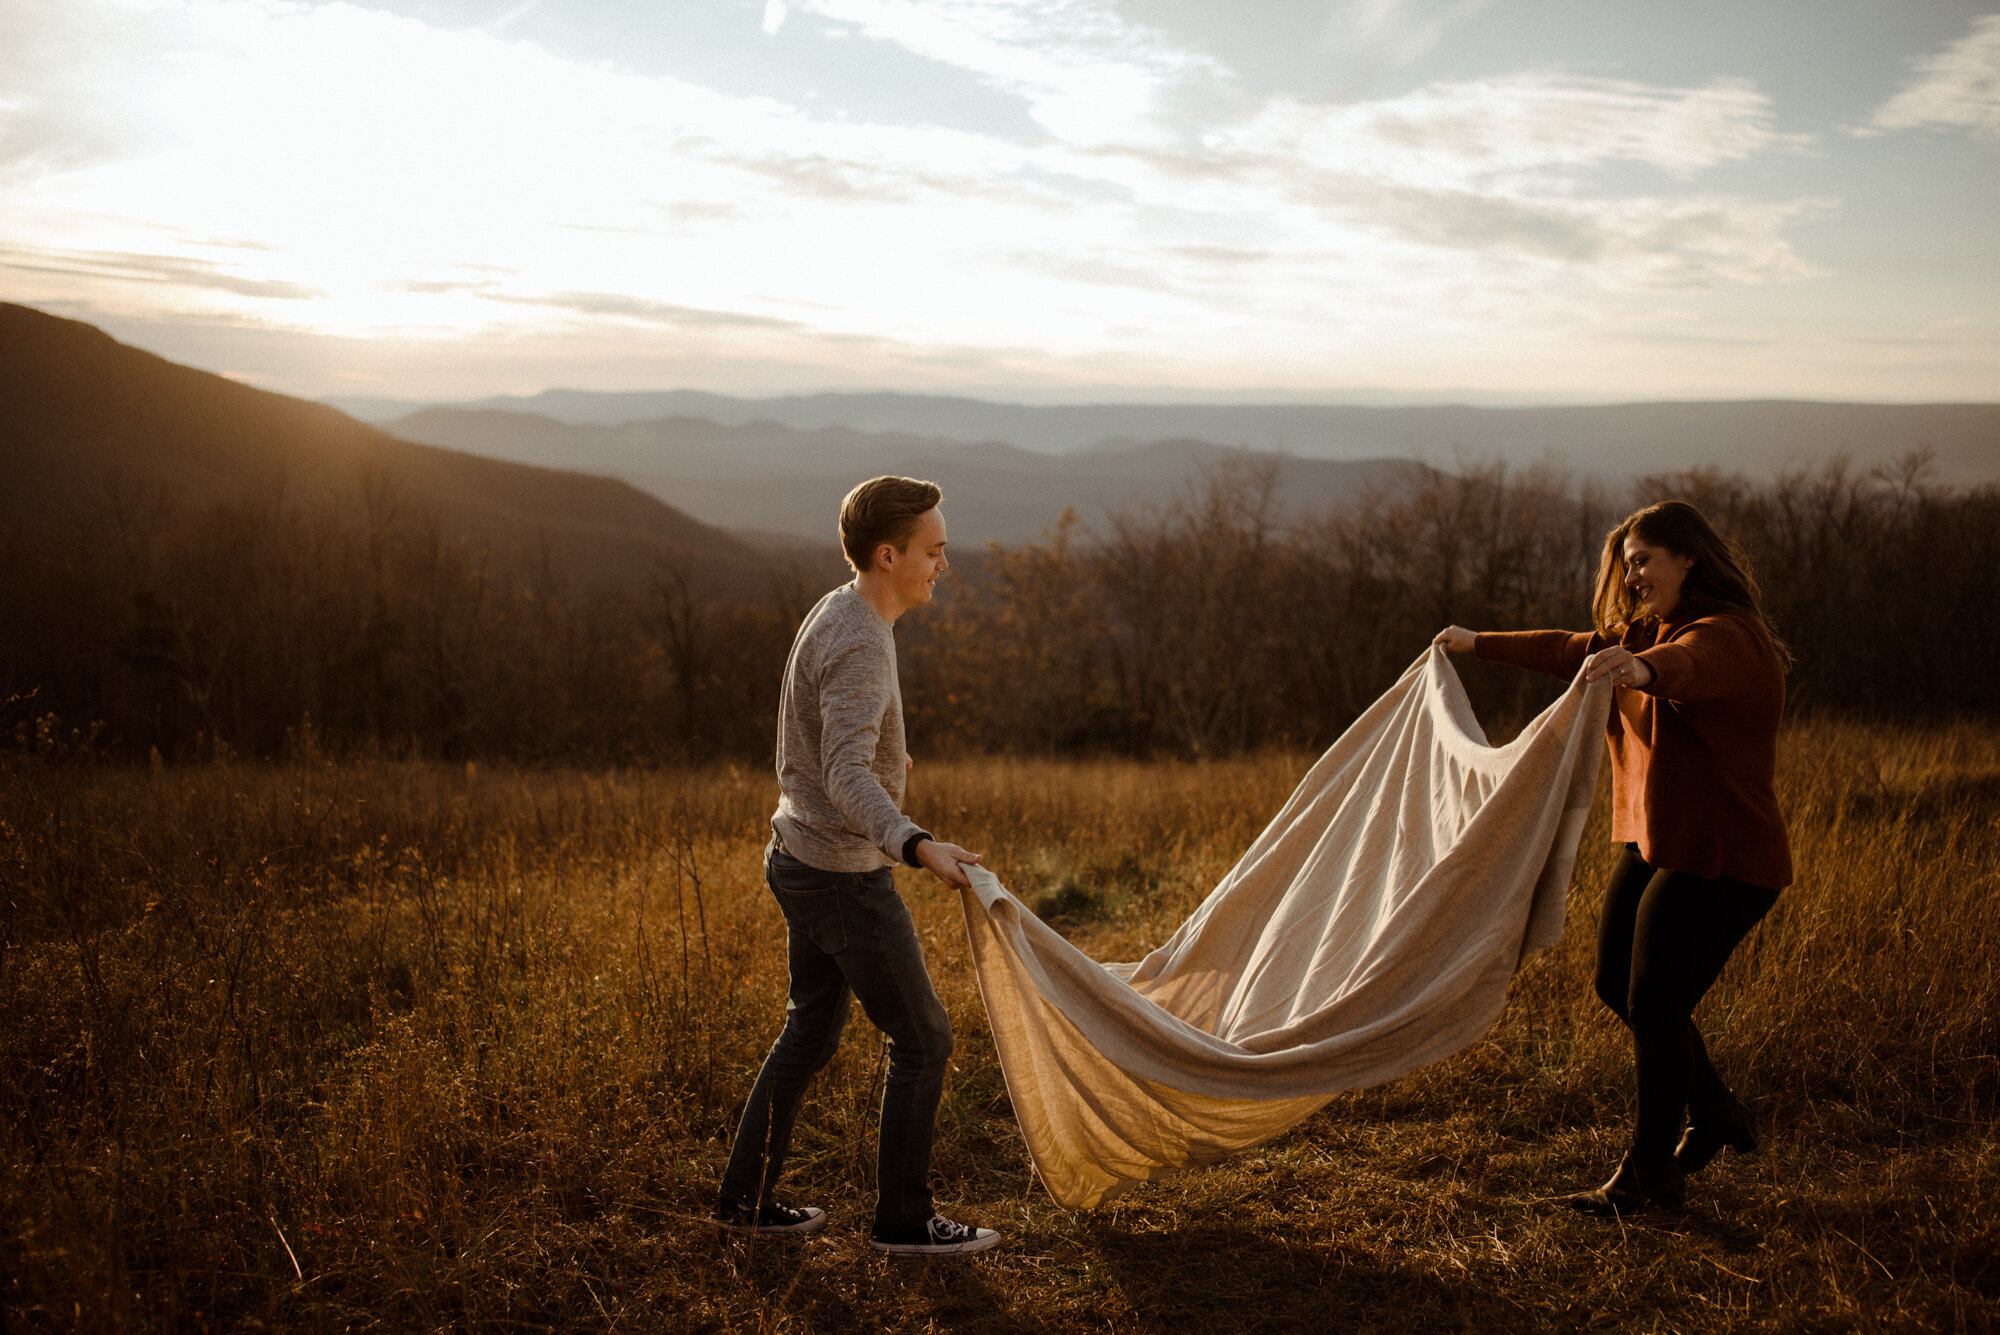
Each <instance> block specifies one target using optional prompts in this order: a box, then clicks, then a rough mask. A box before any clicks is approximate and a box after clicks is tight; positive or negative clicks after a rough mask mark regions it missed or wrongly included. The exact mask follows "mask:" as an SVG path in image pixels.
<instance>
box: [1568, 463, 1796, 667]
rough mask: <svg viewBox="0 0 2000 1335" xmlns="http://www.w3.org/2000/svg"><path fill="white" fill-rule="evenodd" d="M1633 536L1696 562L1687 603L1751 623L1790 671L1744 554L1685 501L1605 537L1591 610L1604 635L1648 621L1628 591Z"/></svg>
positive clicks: (1653, 508)
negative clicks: (1736, 615) (1732, 614)
mask: <svg viewBox="0 0 2000 1335" xmlns="http://www.w3.org/2000/svg"><path fill="white" fill-rule="evenodd" d="M1634 533H1636V534H1638V535H1639V540H1640V541H1641V542H1644V543H1646V544H1647V545H1648V546H1652V547H1664V548H1666V549H1667V550H1668V551H1670V552H1673V553H1674V554H1675V555H1677V556H1688V557H1692V558H1694V564H1693V565H1692V566H1691V567H1689V568H1688V572H1687V579H1686V582H1684V583H1683V584H1682V585H1681V601H1682V602H1684V603H1686V604H1687V605H1688V606H1689V607H1690V608H1691V609H1692V610H1693V611H1695V612H1696V613H1698V614H1703V615H1706V614H1709V613H1714V612H1740V613H1742V614H1743V615H1744V616H1747V617H1749V618H1751V619H1752V620H1754V621H1755V622H1756V623H1757V624H1758V625H1760V626H1762V627H1763V628H1764V633H1765V634H1766V635H1768V636H1770V637H1771V646H1772V648H1774V649H1776V650H1777V651H1778V658H1779V660H1780V661H1781V662H1783V663H1785V664H1787V665H1788V666H1789V665H1790V663H1791V660H1792V654H1791V650H1790V649H1788V648H1786V647H1785V643H1784V641H1783V640H1780V639H1779V638H1778V634H1777V632H1776V631H1774V630H1772V629H1771V620H1770V618H1769V617H1767V616H1765V615H1764V595H1763V593H1762V591H1761V590H1759V589H1758V587H1757V577H1756V576H1755V575H1753V574H1751V573H1750V563H1749V561H1748V560H1746V559H1745V557H1744V555H1743V551H1742V549H1741V548H1740V547H1738V546H1737V545H1736V544H1735V543H1733V542H1731V541H1730V540H1729V539H1727V538H1725V537H1723V536H1722V535H1721V534H1720V533H1718V532H1716V531H1715V526H1714V525H1713V524H1711V523H1709V522H1708V519H1707V517H1706V516H1704V515H1703V514H1702V512H1701V511H1699V510H1697V509H1695V508H1694V507H1693V506H1692V505H1689V504H1688V503H1687V502H1686V501H1660V502H1658V503H1657V504H1654V505H1648V506H1643V507H1641V508H1640V509H1637V510H1634V511H1633V512H1632V513H1631V514H1629V515H1626V516H1625V518H1624V519H1623V520H1622V521H1621V522H1620V523H1619V525H1618V526H1617V527H1616V528H1614V529H1612V530H1611V531H1610V532H1609V533H1607V534H1605V535H1604V554H1603V556H1601V557H1600V558H1599V559H1598V562H1597V592H1596V595H1595V596H1594V597H1593V598H1592V599H1591V605H1590V613H1591V620H1592V621H1594V622H1596V623H1597V629H1598V630H1599V631H1601V632H1602V633H1604V634H1605V635H1608V636H1610V637H1611V638H1612V639H1617V638H1618V637H1619V636H1621V635H1623V634H1624V633H1625V629H1626V628H1627V627H1628V626H1631V625H1634V624H1635V623H1637V622H1639V621H1641V620H1643V619H1644V618H1645V617H1646V616H1647V615H1649V614H1648V613H1647V612H1646V611H1645V609H1644V608H1643V607H1642V606H1641V605H1640V602H1639V596H1638V595H1637V594H1635V593H1633V592H1632V590H1631V589H1629V588H1627V587H1626V585H1625V539H1626V538H1628V537H1630V536H1631V535H1632V534H1634Z"/></svg>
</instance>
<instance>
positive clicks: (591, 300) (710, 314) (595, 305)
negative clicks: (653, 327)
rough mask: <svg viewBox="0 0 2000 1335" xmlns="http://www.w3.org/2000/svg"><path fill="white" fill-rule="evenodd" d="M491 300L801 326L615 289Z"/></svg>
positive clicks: (702, 325)
mask: <svg viewBox="0 0 2000 1335" xmlns="http://www.w3.org/2000/svg"><path fill="white" fill-rule="evenodd" d="M491 295H492V297H493V299H494V300H495V301H505V302H510V303H513V304H515V305H521V306H548V307H552V308H554V309H556V310H565V311H575V312H577V313H578V314H579V315H615V316H621V317H624V318H626V319H632V320H643V321H645V322H646V323H648V324H662V325H671V326H673V327H675V328H678V329H803V328H804V327H805V326H803V325H801V324H800V323H799V322H798V321H796V320H779V319H775V318H773V317H771V316H768V315H750V314H746V313H744V312H742V311H714V310H702V309H699V308H697V307H693V306H676V305H674V304H673V303H672V302H666V301H647V300H644V299H643V298H640V297H631V296H626V295H624V294H622V293H617V292H556V293H552V294H550V295H548V296H519V295H514V294H509V293H493V294H491Z"/></svg>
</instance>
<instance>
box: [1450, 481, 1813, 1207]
mask: <svg viewBox="0 0 2000 1335" xmlns="http://www.w3.org/2000/svg"><path fill="white" fill-rule="evenodd" d="M1592 613H1593V616H1592V619H1593V620H1594V621H1595V622H1596V623H1597V631H1596V632H1595V633H1593V634H1571V633H1570V632H1568V631H1560V630H1529V631H1515V632H1512V633H1506V634H1491V633H1486V634H1479V633H1475V632H1473V631H1469V630H1466V629H1464V628H1462V627H1459V626H1449V627H1447V628H1446V629H1445V630H1443V631H1442V632H1440V633H1439V635H1438V636H1437V641H1436V642H1437V643H1438V644H1441V645H1443V646H1444V647H1445V648H1447V649H1450V650H1452V651H1453V652H1455V653H1473V654H1476V655H1478V656H1479V657H1480V658H1484V659H1490V660H1492V661H1494V662H1500V663H1511V664H1513V665H1514V666H1516V667H1523V668H1529V669H1532V670H1535V671H1540V672H1548V673H1552V674H1554V675H1556V676H1561V677H1572V676H1574V675H1575V673H1576V672H1577V670H1578V669H1579V668H1581V669H1582V671H1583V674H1584V678H1585V679H1586V680H1589V681H1595V680H1597V679H1598V678H1600V677H1610V678H1611V679H1612V680H1613V681H1614V682H1616V683H1617V687H1618V689H1617V692H1616V696H1615V705H1614V708H1613V711H1612V714H1611V719H1610V723H1609V727H1608V731H1609V733H1610V746H1611V794H1612V809H1611V810H1612V815H1611V837H1612V838H1613V839H1614V840H1617V841H1618V842H1620V843H1623V844H1624V845H1625V851H1624V855H1623V856H1622V857H1621V858H1620V859H1619V862H1618V865H1617V867H1616V869H1615V870H1614V871H1613V872H1612V874H1611V883H1610V885H1609V886H1608V887H1607V888H1606V890H1605V894H1604V913H1603V919H1602V921H1601V922H1600V924H1599V929H1598V945H1597V995H1598V996H1599V997H1600V998H1602V999H1603V1001H1604V1004H1605V1005H1607V1006H1609V1007H1610V1008H1611V1009H1612V1010H1613V1011H1615V1012H1617V1014H1618V1018H1619V1019H1621V1020H1623V1021H1624V1022H1625V1024H1626V1026H1627V1027H1628V1028H1630V1030H1631V1031H1632V1039H1633V1044H1634V1046H1635V1048H1636V1050H1637V1068H1638V1086H1639V1100H1638V1102H1639V1108H1638V1116H1637V1118H1636V1121H1635V1125H1634V1127H1633V1130H1632V1143H1631V1148H1630V1150H1629V1151H1628V1152H1627V1153H1626V1155H1625V1157H1624V1159H1623V1160H1622V1161H1621V1162H1620V1163H1619V1165H1618V1170H1617V1171H1616V1172H1615V1173H1613V1174H1612V1176H1611V1180H1610V1181H1608V1182H1606V1183H1605V1184H1604V1185H1603V1186H1601V1187H1598V1188H1597V1189H1596V1190H1594V1191H1586V1192H1582V1193H1580V1194H1578V1195H1575V1196H1571V1197H1569V1198H1567V1199H1568V1200H1569V1203H1570V1204H1571V1205H1573V1206H1574V1207H1575V1208H1577V1209H1579V1210H1582V1211H1584V1212H1586V1213H1589V1214H1600V1215H1613V1214H1631V1213H1635V1212H1637V1211H1639V1210H1643V1209H1644V1208H1646V1206H1648V1205H1658V1206H1663V1207H1666V1208H1669V1209H1673V1208H1678V1207H1679V1206H1680V1205H1681V1203H1682V1199H1683V1182H1684V1178H1685V1175H1686V1174H1689V1173H1694V1172H1698V1171H1700V1170H1701V1169H1702V1168H1704V1167H1706V1166H1707V1164H1708V1162H1709V1160H1711V1159H1713V1158H1714V1157H1715V1156H1716V1154H1717V1153H1719V1152H1720V1151H1721V1149H1722V1147H1723V1146H1725V1145H1727V1146H1730V1147H1731V1148H1733V1149H1735V1150H1736V1151H1737V1152H1738V1153H1739V1154H1748V1153H1750V1152H1751V1151H1752V1150H1754V1149H1756V1147H1757V1137H1756V1130H1755V1126H1754V1124H1753V1122H1752V1120H1751V1117H1750V1111H1749V1109H1747V1108H1745V1107H1744V1106H1743V1104H1742V1103H1741V1102H1740V1101H1739V1100H1738V1099H1737V1098H1736V1096H1735V1095H1734V1094H1732V1093H1730V1092H1729V1087H1728V1086H1727V1085H1725V1084H1724V1083H1723V1082H1722V1077H1721V1076H1720V1075H1718V1074H1716V1070H1715V1067H1714V1066H1713V1065H1711V1064H1710V1062H1709V1059H1708V1050H1707V1048H1706V1047H1705V1046H1704V1045H1703V1043H1702V1041H1701V1034H1700V1032H1699V1031H1698V1030H1697V1029H1696V1028H1695V1025H1694V1018H1693V1017H1694V1008H1695V1004H1696V1003H1697V1002H1699V1001H1700V1000H1701V997H1702V994H1703V993H1705V992H1707V991H1708V989H1709V986H1710V984H1712V983H1714V981H1715V979H1716V977H1717V975H1719V974H1720V973H1721V972H1722V966H1723V964H1724V963H1725V962H1726V961H1727V960H1728V959H1729V954H1730V952H1731V951H1732V950H1734V949H1735V948H1736V943H1737V942H1738V941H1740V940H1742V939H1743V936H1744V934H1745V933H1747V932H1748V931H1749V930H1750V929H1751V928H1752V927H1753V926H1755V925H1756V923H1757V922H1758V920H1759V919H1761V918H1762V917H1763V916H1764V914H1765V913H1766V912H1767V911H1769V909H1770V907H1771V905H1772V903H1773V902H1774V901H1776V899H1777V897H1778V892H1779V890H1781V889H1783V888H1784V887H1785V886H1786V885H1788V884H1790V883H1791V879H1792V860H1791V850H1790V846H1789V844H1788V842H1787V840H1786V837H1785V821H1784V817H1783V816H1782V815H1780V814H1779V811H1778V799H1777V794H1776V792H1775V791H1774V784H1773V778H1774V771H1775V769H1776V764H1777V744H1778V718H1779V715H1780V714H1781V713H1782V711H1783V709H1784V703H1785V676H1784V662H1783V655H1784V649H1783V646H1782V645H1781V644H1779V642H1778V641H1777V640H1776V638H1775V637H1774V636H1773V635H1772V633H1771V630H1770V627H1769V626H1768V624H1767V623H1766V622H1765V619H1764V613H1763V609H1762V607H1761V605H1760V599H1759V595H1758V591H1757V584H1756V581H1755V580H1754V579H1753V578H1752V577H1751V575H1750V572H1749V571H1748V569H1746V568H1745V565H1744V562H1743V558H1742V557H1741V555H1740V554H1739V553H1738V552H1737V550H1736V548H1735V547H1734V546H1733V545H1732V544H1731V543H1729V542H1728V541H1727V540H1725V539H1724V538H1723V537H1722V536H1721V535H1720V534H1718V533H1717V532H1716V531H1715V529H1714V528H1712V527H1711V526H1710V525H1709V522H1708V521H1707V520H1706V519H1704V518H1703V517H1702V515H1701V512H1700V511H1699V510H1696V509H1695V508H1694V507H1693V506H1692V505H1689V504H1687V503H1686V502H1685V501H1662V502H1661V503H1660V504H1658V505H1649V506H1647V507H1646V508H1644V509H1642V510H1638V511H1635V512H1634V513H1632V514H1631V515H1630V516H1628V517H1627V518H1626V519H1625V521H1624V522H1623V523H1621V524H1620V525H1618V527H1617V528H1615V529H1613V530H1612V531H1611V532H1610V533H1609V534H1607V535H1606V536H1605V539H1604V555H1603V557H1602V559H1601V561H1600V562H1599V564H1598V569H1597V591H1596V597H1595V599H1594V602H1593V606H1592ZM1684 1123H1685V1131H1683V1124H1684ZM1676 1141H1678V1145H1676Z"/></svg>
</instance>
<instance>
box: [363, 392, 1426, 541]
mask: <svg viewBox="0 0 2000 1335" xmlns="http://www.w3.org/2000/svg"><path fill="white" fill-rule="evenodd" d="M390 425H391V428H392V429H393V430H394V431H395V432H396V433H397V434H398V435H401V436H405V437H407V438H409V439H411V440H421V441H426V442H428V443H431V444H434V445H441V446H447V447H449V448H452V449H456V450H465V451H469V452H473V453H478V454H487V455H491V456H493V457H495V458H500V459H510V460H516V461H520V462H527V463H540V464H557V463H560V464H561V465H563V466H565V467H570V468H580V469H585V470H587V471H590V472H594V473H607V474H611V475H613V476H617V477H621V478H624V479H625V480H627V481H629V482H631V483H632V484H633V485H634V486H637V487H641V488H644V489H645V490H647V491H649V492H651V493H653V494H654V495H656V496H662V497H671V498H672V499H673V500H674V502H675V503H676V504H679V505H682V506H684V507H686V508H687V509H689V510H691V511H692V512H694V513H696V514H698V515H700V516H701V517H702V518H703V519H705V520H708V521H709V522H711V523H715V524H720V525H723V526H724V527H727V528H730V529H732V530H753V529H761V530H778V531H781V532H786V533H791V534H795V535H799V536H801V537H809V538H826V537H829V536H830V535H831V533H832V516H833V515H834V513H835V512H836V510H837V508H838V506H839V503H840V498H841V496H842V495H843V494H845V492H846V491H847V489H848V488H849V487H851V486H852V485H853V484H854V482H855V480H856V479H858V478H862V477H867V476H870V475H872V474H876V473H904V474H908V475H912V476H917V477H926V478H931V479H934V480H936V481H937V482H938V483H939V484H940V485H942V486H943V487H944V491H945V496H946V498H947V500H946V512H947V514H948V515H949V516H950V519H951V533H952V540H953V543H954V544H955V545H956V546H958V547H960V548H965V547H978V546H982V545H984V544H985V543H987V542H1003V543H1009V544H1015V543H1023V542H1031V541H1034V540H1036V539H1037V538H1039V537H1040V536H1041V534H1042V533H1043V531H1044V530H1046V529H1047V528H1049V527H1050V526H1052V525H1053V524H1055V523H1056V521H1057V520H1058V519H1059V518H1060V517H1061V516H1062V513H1063V511H1064V510H1066V509H1074V510H1075V511H1076V512H1077V514H1078V517H1079V518H1081V519H1082V520H1083V521H1084V522H1085V523H1086V524H1087V525H1089V526H1091V527H1092V528H1093V529H1094V530H1096V531H1097V532H1100V533H1102V532H1105V531H1107V530H1108V528H1109V525H1110V520H1111V516H1113V515H1114V514H1118V513H1121V512H1123V513H1129V512H1132V511H1135V510H1138V509H1141V508H1143V507H1145V506H1148V505H1158V504H1162V503H1165V502H1168V501H1170V500H1172V499H1173V498H1174V497H1175V496H1176V495H1178V494H1180V493H1181V492H1182V491H1183V490H1184V489H1185V487H1186V486H1187V485H1188V483H1189V481H1190V480H1191V479H1193V478H1196V477H1198V476H1199V475H1200V474H1201V473H1202V471H1203V470H1212V469H1215V468H1217V467H1220V466H1223V465H1225V464H1226V463H1228V462H1230V461H1232V460H1247V461H1249V462H1252V463H1257V462H1262V463H1265V464H1268V465H1269V466H1270V467H1272V468H1274V469H1275V470H1276V475H1275V486H1274V489H1273V500H1274V504H1273V518H1275V519H1278V520H1285V519H1290V518H1296V517H1298V516H1300V515H1304V514H1314V513H1322V512H1324V511H1326V510H1329V509H1332V508H1334V507H1336V506H1339V505H1342V504H1344V503H1347V502H1350V501H1353V500H1355V499H1356V498H1357V497H1360V496H1362V495H1364V494H1367V493H1370V492H1374V491H1380V490H1383V489H1394V488H1397V487H1400V486H1404V485H1407V484H1408V483H1410V482H1411V481H1413V480H1414V478H1415V477H1416V476H1417V475H1418V474H1419V473H1420V472H1421V470H1420V469H1419V467H1418V466H1417V465H1415V464H1413V463H1411V462H1409V461H1407V460H1396V459H1372V460H1356V461H1337V460H1323V459H1297V458H1287V457H1281V456H1277V455H1247V456H1246V455H1245V454H1244V452H1242V451H1239V450H1232V449H1225V448H1223V447H1221V446H1217V445H1213V444H1209V443H1206V442H1203V441H1197V440H1166V441H1156V442H1152V443H1149V444H1145V445H1128V446H1124V447H1121V448H1116V449H1104V450H1093V451H1089V452H1086V453H1080V454H1074V455H1056V456H1051V455H1047V454H1038V453H1034V452H1032V451H1029V450H1024V449H1021V448H1020V447H1018V446H1015V445H1010V444H1005V443H1001V442H997V441H984V442H974V443H964V444H962V443H957V442H953V441H949V440H941V439H938V438H935V437H926V436H918V435H909V434H904V433H891V432H882V433H870V432H861V431H854V430H850V429H848V428H845V427H822V428H819V429H817V430H813V431H801V430H797V429H795V428H792V427H786V426H780V425H777V424H774V423H771V422H752V423H746V424H743V425H738V426H725V425H722V424H719V423H716V422H713V421H709V420H706V419H702V418H695V417H670V418H665V419H662V420H656V421H635V422H628V423H625V424H623V425H619V426H601V425H577V424H571V423H565V422H560V421H556V420H554V419H552V418H548V417H543V416H539V415H535V414H529V413H518V412H505V411H497V410H492V409H486V410H467V409H454V408H431V409H426V410H424V411H422V412H418V413H414V414H412V415H410V416H408V417H404V418H400V419H398V420H396V421H395V422H393V423H391V424H390ZM776 479H783V485H782V486H779V485H774V481H775V480H776Z"/></svg>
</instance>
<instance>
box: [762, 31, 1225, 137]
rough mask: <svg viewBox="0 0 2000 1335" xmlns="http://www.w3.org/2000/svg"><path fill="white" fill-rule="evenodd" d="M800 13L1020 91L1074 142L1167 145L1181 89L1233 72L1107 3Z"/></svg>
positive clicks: (1045, 121) (1032, 109) (1042, 119)
mask: <svg viewBox="0 0 2000 1335" xmlns="http://www.w3.org/2000/svg"><path fill="white" fill-rule="evenodd" d="M795 8H796V9H798V10H800V11H810V12H812V13H814V14H817V15H819V16H821V17H823V18H826V19H831V20H835V21H838V22H841V23H845V24H848V25H851V26H852V27H853V28H854V29H855V30H856V31H858V32H860V33H861V34H862V35H863V36H866V37H870V38H873V39H875V40H877V41H883V42H891V43H894V44H895V45H897V46H900V47H903V48H904V49H905V50H908V51H910V52H913V53H914V54H916V55H919V56H922V57H924V58H926V59H928V60H934V61H937V62H939V63H941V64H946V65H951V66H955V67H957V68H959V69H963V70H966V71H968V72H970V73H972V74H974V75H976V76H978V77H979V78H980V79H981V80H983V81H984V82H986V83H987V84H989V85H990V86H992V87H995V88H999V89H1001V90H1003V91H1006V92H1009V93H1013V94H1015V95H1017V96H1019V97H1021V98H1023V99H1025V100H1026V101H1027V102H1028V104H1029V113H1030V114H1031V115H1032V116H1033V117H1034V119H1035V120H1036V121H1037V122H1039V123H1040V124H1041V125H1042V126H1043V127H1044V128H1046V129H1048V130H1049V131H1050V132H1051V133H1052V134H1054V135H1055V136H1056V137H1057V138H1059V139H1062V140H1064V141H1065V142H1069V143H1076V144H1098V143H1111V142H1123V141H1129V140H1135V139H1136V140H1141V141H1153V140H1157V139H1159V138H1160V137H1161V136H1163V135H1167V134H1170V133H1171V132H1170V130H1169V128H1168V127H1167V126H1166V125H1165V123H1164V122H1163V121H1162V119H1161V116H1160V113H1161V112H1162V111H1163V110H1164V107H1163V99H1164V98H1165V97H1166V96H1167V94H1168V93H1169V92H1170V90H1171V89H1172V88H1173V87H1174V86H1175V85H1177V84H1179V83H1182V82H1184V81H1188V80H1192V79H1211V80H1213V79H1226V78H1227V76H1228V72H1227V71H1226V70H1225V69H1224V68H1223V67H1222V66H1221V65H1219V64H1217V63H1216V62H1215V61H1214V60H1213V59H1211V58H1210V57H1208V56H1206V55H1204V54H1202V53H1200V52H1195V51H1190V50H1187V49H1185V48H1182V47H1177V46H1175V45H1174V44H1172V43H1171V42H1169V41H1167V40H1166V39H1165V38H1164V37H1162V36H1160V35H1159V34H1158V33H1156V32H1154V31H1152V30H1151V29H1149V28H1146V27H1143V26H1141V25H1139V24H1135V23H1132V22H1130V21H1129V20H1127V19H1125V18H1124V17H1123V16H1121V15H1120V14H1119V13H1118V11H1117V9H1116V8H1115V7H1114V6H1113V5H1112V4H1110V3H1106V2H1105V0H795Z"/></svg>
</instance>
